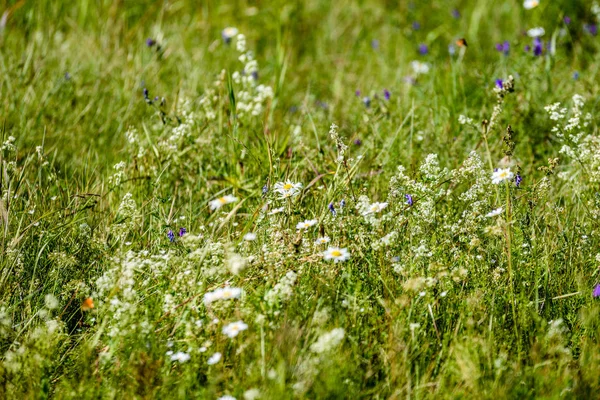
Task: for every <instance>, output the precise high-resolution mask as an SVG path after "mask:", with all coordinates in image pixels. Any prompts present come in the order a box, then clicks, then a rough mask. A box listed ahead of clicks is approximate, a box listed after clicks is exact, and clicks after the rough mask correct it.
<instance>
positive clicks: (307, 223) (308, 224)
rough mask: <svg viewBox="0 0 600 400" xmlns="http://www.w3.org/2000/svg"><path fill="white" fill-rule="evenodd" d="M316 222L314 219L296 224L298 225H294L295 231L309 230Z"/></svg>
mask: <svg viewBox="0 0 600 400" xmlns="http://www.w3.org/2000/svg"><path fill="white" fill-rule="evenodd" d="M317 222H318V221H317V220H316V219H307V220H306V221H304V222H298V224H297V225H296V229H298V230H301V229H307V228H310V227H311V226H314V225H316V224H317Z"/></svg>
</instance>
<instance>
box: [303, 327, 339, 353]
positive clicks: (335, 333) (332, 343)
mask: <svg viewBox="0 0 600 400" xmlns="http://www.w3.org/2000/svg"><path fill="white" fill-rule="evenodd" d="M344 335H345V332H344V329H342V328H335V329H333V330H331V331H329V332H326V333H324V334H322V335H321V336H319V338H318V339H317V341H316V342H315V343H313V344H312V345H311V346H310V349H311V350H312V352H313V353H317V354H322V353H327V352H329V351H331V350H333V349H334V348H336V347H337V346H338V345H339V344H340V343H341V342H342V340H343V339H344Z"/></svg>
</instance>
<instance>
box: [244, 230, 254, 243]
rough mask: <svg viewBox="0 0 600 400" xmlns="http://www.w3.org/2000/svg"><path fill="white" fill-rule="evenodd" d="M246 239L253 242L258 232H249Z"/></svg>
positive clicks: (245, 236)
mask: <svg viewBox="0 0 600 400" xmlns="http://www.w3.org/2000/svg"><path fill="white" fill-rule="evenodd" d="M244 240H246V241H248V242H251V241H253V240H256V233H254V232H248V233H246V234H245V235H244Z"/></svg>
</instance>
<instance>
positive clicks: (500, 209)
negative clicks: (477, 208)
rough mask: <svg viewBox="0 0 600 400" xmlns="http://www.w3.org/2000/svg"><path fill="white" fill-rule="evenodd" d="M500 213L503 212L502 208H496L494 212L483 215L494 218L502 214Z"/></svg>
mask: <svg viewBox="0 0 600 400" xmlns="http://www.w3.org/2000/svg"><path fill="white" fill-rule="evenodd" d="M502 211H503V209H502V207H500V208H496V209H495V210H492V211H490V212H489V213H487V214H485V216H486V217H488V218H491V217H496V216H498V215H500V214H502Z"/></svg>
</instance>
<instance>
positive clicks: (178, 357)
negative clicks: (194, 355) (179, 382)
mask: <svg viewBox="0 0 600 400" xmlns="http://www.w3.org/2000/svg"><path fill="white" fill-rule="evenodd" d="M189 359H190V355H189V354H187V353H184V352H183V351H178V352H177V353H175V354H172V355H171V361H179V362H180V363H184V362H186V361H189Z"/></svg>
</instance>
